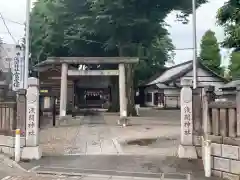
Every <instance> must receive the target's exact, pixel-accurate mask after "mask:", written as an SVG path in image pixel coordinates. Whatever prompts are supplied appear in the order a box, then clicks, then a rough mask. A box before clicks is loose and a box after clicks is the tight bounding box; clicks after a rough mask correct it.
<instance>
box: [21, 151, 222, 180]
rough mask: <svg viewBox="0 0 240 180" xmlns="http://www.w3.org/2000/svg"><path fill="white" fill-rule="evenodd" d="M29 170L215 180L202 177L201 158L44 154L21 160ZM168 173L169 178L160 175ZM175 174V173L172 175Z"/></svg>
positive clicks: (184, 179)
mask: <svg viewBox="0 0 240 180" xmlns="http://www.w3.org/2000/svg"><path fill="white" fill-rule="evenodd" d="M21 165H22V167H24V168H26V169H28V170H31V171H32V172H37V173H43V174H58V175H73V176H74V175H82V174H95V175H108V176H123V177H139V178H140V177H142V178H159V179H161V180H187V177H186V175H187V174H190V175H191V180H207V179H209V180H213V179H214V180H216V179H218V180H219V178H204V171H203V166H202V162H201V160H188V159H179V158H177V157H166V156H133V155H107V156H104V155H101V156H99V155H87V156H86V155H83V156H59V157H57V156H56V157H51V158H50V157H47V158H43V159H41V160H40V161H33V162H31V163H24V162H22V163H21ZM163 174H164V175H165V177H169V176H171V177H172V178H169V179H163V178H160V177H162V176H163ZM173 175H174V176H173Z"/></svg>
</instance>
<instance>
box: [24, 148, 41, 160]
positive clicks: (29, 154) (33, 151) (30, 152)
mask: <svg viewBox="0 0 240 180" xmlns="http://www.w3.org/2000/svg"><path fill="white" fill-rule="evenodd" d="M41 157H42V150H41V148H40V147H39V146H35V147H23V149H22V155H21V159H23V160H39V159H41Z"/></svg>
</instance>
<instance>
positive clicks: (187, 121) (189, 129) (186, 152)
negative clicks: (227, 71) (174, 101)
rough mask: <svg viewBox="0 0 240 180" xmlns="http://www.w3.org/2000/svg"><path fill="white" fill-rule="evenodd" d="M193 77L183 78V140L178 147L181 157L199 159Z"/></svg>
mask: <svg viewBox="0 0 240 180" xmlns="http://www.w3.org/2000/svg"><path fill="white" fill-rule="evenodd" d="M192 84H193V83H192V79H182V80H181V86H182V89H181V94H180V96H181V142H180V145H179V149H178V156H179V158H190V159H197V152H196V148H195V147H194V146H193V98H192V89H191V86H192Z"/></svg>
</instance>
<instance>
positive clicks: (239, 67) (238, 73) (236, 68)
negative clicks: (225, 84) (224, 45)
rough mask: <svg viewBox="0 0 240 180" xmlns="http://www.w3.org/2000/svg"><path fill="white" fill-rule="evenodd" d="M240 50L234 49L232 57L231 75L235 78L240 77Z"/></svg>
mask: <svg viewBox="0 0 240 180" xmlns="http://www.w3.org/2000/svg"><path fill="white" fill-rule="evenodd" d="M239 61H240V52H238V51H233V52H232V54H231V57H230V65H229V70H230V75H231V77H232V78H233V79H235V78H240V62H239Z"/></svg>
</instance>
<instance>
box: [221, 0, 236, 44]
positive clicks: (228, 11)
mask: <svg viewBox="0 0 240 180" xmlns="http://www.w3.org/2000/svg"><path fill="white" fill-rule="evenodd" d="M239 7H240V2H239V1H238V0H228V1H227V2H226V3H225V4H224V5H223V6H222V7H221V8H220V9H219V10H218V13H217V20H218V21H217V22H218V24H219V25H221V26H223V27H224V30H225V39H224V42H223V46H224V47H226V48H239V47H240V8H239Z"/></svg>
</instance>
